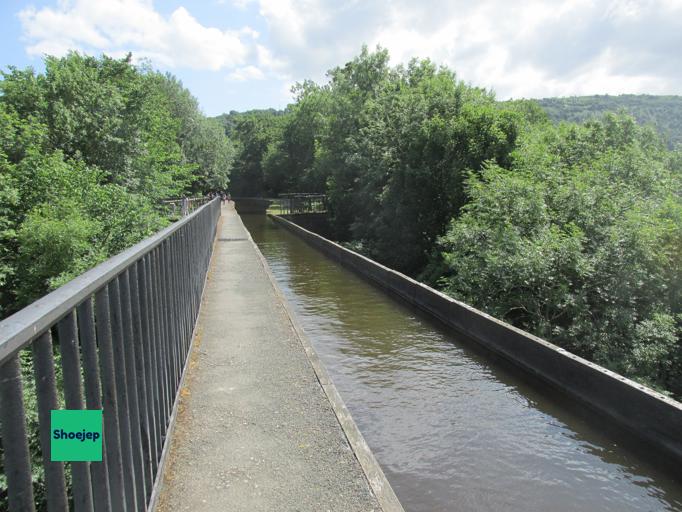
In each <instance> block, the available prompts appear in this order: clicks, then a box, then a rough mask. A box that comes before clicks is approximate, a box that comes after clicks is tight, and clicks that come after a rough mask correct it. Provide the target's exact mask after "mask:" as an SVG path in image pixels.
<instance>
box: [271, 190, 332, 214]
mask: <svg viewBox="0 0 682 512" xmlns="http://www.w3.org/2000/svg"><path fill="white" fill-rule="evenodd" d="M270 209H271V210H273V211H275V212H276V213H280V214H282V215H290V214H296V213H324V212H326V211H327V196H325V195H324V194H299V193H295V194H294V193H290V194H280V196H279V197H278V198H277V199H273V201H272V204H271V205H270Z"/></svg>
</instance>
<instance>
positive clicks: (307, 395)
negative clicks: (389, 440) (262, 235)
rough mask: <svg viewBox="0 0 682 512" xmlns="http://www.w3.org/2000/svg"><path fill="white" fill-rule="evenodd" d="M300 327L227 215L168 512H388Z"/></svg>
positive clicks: (184, 401) (163, 498)
mask: <svg viewBox="0 0 682 512" xmlns="http://www.w3.org/2000/svg"><path fill="white" fill-rule="evenodd" d="M294 325H295V323H292V320H291V317H290V315H289V313H288V311H287V308H286V307H285V306H284V303H283V299H282V297H281V295H280V293H279V292H278V290H277V288H276V285H274V283H273V281H272V278H271V276H270V275H269V271H268V270H267V269H266V266H265V264H264V260H262V257H261V256H260V254H259V252H258V249H257V248H256V246H255V244H254V243H253V242H252V240H251V239H250V237H249V235H248V232H247V231H246V229H245V228H244V226H243V224H242V222H241V219H240V218H239V216H238V215H237V214H236V213H235V211H234V209H233V208H232V207H223V216H222V221H221V225H220V226H219V228H218V237H217V240H216V245H215V248H214V254H213V259H212V262H211V269H210V271H209V277H208V282H207V285H206V290H205V293H204V302H203V305H202V310H201V313H200V317H199V323H198V328H197V335H196V338H195V341H194V346H193V350H192V353H191V354H190V360H189V367H188V370H187V375H186V376H185V380H184V383H183V386H182V388H181V391H180V402H179V407H178V413H177V419H176V423H175V428H174V433H173V435H172V438H171V439H172V443H171V445H170V450H169V452H168V454H167V460H166V464H165V470H164V474H163V477H162V478H163V480H162V485H161V488H160V493H159V496H158V502H157V507H156V509H157V510H159V511H162V512H170V511H185V510H187V511H192V512H195V511H197V512H198V511H215V510H229V511H249V512H255V511H275V510H276V511H289V510H291V511H293V510H296V511H344V512H351V511H367V512H369V511H377V512H378V511H379V510H382V508H381V506H380V505H379V501H378V500H377V495H379V496H381V494H382V492H381V491H379V492H378V493H377V495H375V493H374V492H373V490H372V487H370V485H369V484H368V479H367V476H366V473H365V472H364V471H363V468H362V466H361V464H360V463H359V461H358V458H357V456H356V451H354V449H353V448H352V447H351V444H349V442H348V439H349V438H350V439H352V438H353V435H352V433H351V435H350V436H349V437H347V435H348V428H346V430H345V431H344V428H342V426H341V425H342V424H343V423H344V419H343V417H342V416H343V415H341V416H339V417H341V423H340V422H339V419H338V418H337V413H338V404H337V405H335V406H332V403H334V401H333V400H332V401H331V402H330V399H329V398H328V395H327V393H328V391H327V393H325V388H323V386H322V384H321V383H320V380H322V382H323V383H324V382H325V378H326V376H323V378H322V379H319V378H318V374H319V371H318V373H316V365H319V362H316V360H315V357H314V354H312V359H311V358H310V356H311V354H310V349H309V347H308V348H307V349H306V346H307V345H306V343H302V339H301V336H300V332H299V331H298V330H297V328H295V327H294ZM306 350H307V351H308V355H306ZM311 361H312V362H311ZM322 371H324V370H322ZM335 411H336V413H335ZM342 412H343V411H342ZM348 419H349V418H348ZM348 419H347V420H346V421H348ZM350 421H351V422H352V420H350ZM346 427H347V425H346ZM353 427H354V425H353ZM360 458H361V459H362V457H360ZM377 467H378V466H377ZM379 471H380V470H379ZM368 474H369V475H370V478H372V474H371V471H370V473H368ZM380 476H383V475H380ZM375 480H376V479H375ZM381 485H382V482H379V487H378V488H379V489H380V488H381ZM386 485H387V484H386ZM388 487H389V493H390V494H392V491H390V486H388ZM374 488H375V489H376V488H377V482H376V481H375V485H374ZM384 499H385V496H384Z"/></svg>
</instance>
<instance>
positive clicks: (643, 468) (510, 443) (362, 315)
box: [244, 216, 682, 512]
mask: <svg viewBox="0 0 682 512" xmlns="http://www.w3.org/2000/svg"><path fill="white" fill-rule="evenodd" d="M244 222H245V224H246V226H247V228H248V229H249V231H250V232H251V234H252V236H253V238H254V240H255V241H256V243H257V244H258V245H259V247H260V249H261V251H262V252H263V254H264V255H265V257H266V259H267V261H268V263H269V265H270V268H271V269H272V272H273V273H274V275H275V277H276V279H277V282H278V283H279V286H280V288H281V289H282V290H283V292H284V294H285V296H286V298H287V300H288V301H289V303H290V304H291V305H292V306H293V308H294V310H295V312H296V314H297V315H298V318H299V321H300V323H301V325H302V326H303V328H304V330H305V331H306V333H307V334H308V336H309V338H310V339H311V341H312V343H313V345H314V346H315V349H316V350H317V352H318V354H319V356H320V358H321V359H322V361H323V362H324V364H325V366H326V367H327V370H328V371H329V373H330V375H331V377H332V379H333V381H334V384H335V385H336V386H337V388H338V389H339V392H340V393H341V396H342V397H343V399H344V401H345V403H346V405H347V406H348V409H349V410H350V411H351V414H352V415H353V418H354V419H355V422H356V423H357V424H358V426H359V428H360V430H361V431H362V433H363V435H364V436H365V439H366V440H367V442H368V443H369V445H370V447H371V448H372V451H373V452H374V454H375V456H376V457H377V459H378V460H379V463H380V464H381V466H382V468H383V469H384V472H385V473H386V476H387V477H388V479H389V481H390V482H391V485H392V486H393V488H394V490H395V492H396V494H397V495H398V498H399V499H400V501H401V502H402V503H403V506H404V507H405V510H407V511H408V512H412V511H429V512H431V511H445V510H448V511H449V510H453V511H478V512H481V511H592V510H595V511H602V510H612V511H618V512H621V511H630V510H639V511H642V510H645V511H654V510H656V511H657V510H677V511H680V510H682V481H681V477H682V474H679V473H678V474H677V475H676V477H677V479H676V478H675V476H674V475H673V472H672V471H671V470H670V469H667V470H664V469H663V466H665V464H664V462H665V461H660V460H655V458H654V457H653V456H651V455H647V454H646V453H642V448H637V443H636V441H635V440H634V439H632V438H630V437H629V436H627V435H626V434H624V433H623V432H621V431H619V430H618V429H616V428H615V427H613V426H612V425H609V424H608V422H605V421H604V420H603V419H602V418H600V417H599V416H596V415H594V414H593V413H592V412H590V411H589V410H586V409H584V408H582V407H581V406H579V405H577V404H575V403H574V402H573V401H572V400H570V399H568V398H566V397H564V396H561V395H557V393H555V392H551V391H550V390H548V389H545V387H544V385H543V383H542V382H540V381H537V380H535V379H533V378H531V377H528V376H526V375H524V374H523V373H522V372H520V371H518V370H516V369H515V368H512V367H510V366H509V365H507V364H506V363H502V362H499V361H498V362H495V361H493V359H494V358H493V357H491V356H490V355H489V354H487V353H486V352H483V351H481V350H480V349H477V348H475V346H472V345H471V344H470V343H467V342H464V341H463V340H460V339H458V337H457V336H456V335H453V334H452V333H451V332H449V331H447V330H446V329H444V328H442V327H441V326H439V325H438V324H436V323H434V322H431V321H430V320H428V319H426V318H425V317H424V316H423V315H421V314H420V313H418V312H416V311H415V310H414V309H412V308H410V307H407V306H405V305H403V304H402V303H400V302H397V301H396V300H394V299H393V298H391V297H389V296H388V295H386V294H385V293H384V292H382V291H380V290H379V289H377V288H375V287H374V286H372V285H370V284H368V283H367V282H366V281H364V280H362V279H361V278H359V277H357V276H356V275H355V274H353V273H352V272H350V271H348V270H346V269H344V268H343V267H341V266H340V265H338V264H337V263H336V262H334V261H332V260H330V259H328V258H326V257H325V256H323V255H322V254H321V253H320V252H318V251H316V250H315V249H313V248H311V247H310V246H308V245H307V244H305V243H304V242H303V241H301V240H300V239H299V238H297V237H295V236H294V235H292V234H290V233H289V232H287V231H286V230H284V229H283V228H279V227H277V226H276V225H275V224H274V223H273V222H272V221H270V220H269V219H266V217H264V216H244Z"/></svg>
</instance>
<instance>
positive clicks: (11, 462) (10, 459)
mask: <svg viewBox="0 0 682 512" xmlns="http://www.w3.org/2000/svg"><path fill="white" fill-rule="evenodd" d="M0 422H2V439H3V449H4V450H5V457H4V460H3V465H4V468H5V476H6V477H7V487H8V498H9V509H10V511H11V512H15V511H16V512H24V511H26V512H33V511H34V510H35V505H34V504H33V485H32V483H31V460H30V458H29V453H28V438H27V437H26V417H25V415H24V400H23V389H22V386H21V365H20V364H19V354H18V353H17V354H15V355H14V356H12V357H10V358H9V359H8V360H7V362H5V364H3V365H2V366H0Z"/></svg>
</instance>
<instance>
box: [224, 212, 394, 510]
mask: <svg viewBox="0 0 682 512" xmlns="http://www.w3.org/2000/svg"><path fill="white" fill-rule="evenodd" d="M237 218H238V219H239V222H240V224H241V225H242V228H243V229H244V231H245V232H246V236H247V238H248V240H249V242H250V243H251V245H252V246H253V248H254V250H255V251H256V254H257V255H258V258H259V260H260V263H261V266H262V267H263V270H264V272H265V274H266V275H267V276H268V279H269V280H270V285H271V286H272V288H273V290H274V292H275V295H276V297H277V300H278V301H279V303H280V304H281V305H282V308H283V309H284V312H285V313H286V316H287V318H288V319H289V323H290V324H291V326H292V327H293V329H294V332H295V333H296V336H297V338H298V340H299V341H300V343H301V346H302V347H303V350H304V352H305V355H306V357H307V358H308V361H309V362H310V365H311V366H312V368H313V371H314V372H315V376H316V377H317V380H318V382H319V383H320V386H322V389H323V390H324V392H325V394H326V395H327V399H328V400H329V403H330V405H331V407H332V410H333V411H334V415H335V416H336V419H337V421H338V422H339V425H340V426H341V430H342V431H343V433H344V435H345V436H346V439H347V440H348V444H349V446H350V448H351V450H352V452H353V454H354V455H355V458H356V459H357V460H358V462H359V463H360V467H361V468H362V472H363V473H364V475H365V478H366V479H367V482H368V483H369V487H370V489H371V490H372V492H373V493H374V495H375V496H376V498H377V501H378V502H379V505H380V506H381V510H383V512H405V510H404V509H403V506H402V505H401V503H400V501H399V500H398V497H397V496H396V494H395V492H394V491H393V487H391V484H390V483H389V481H388V479H387V478H386V475H385V474H384V472H383V470H382V469H381V466H380V465H379V462H378V461H377V460H376V458H375V457H374V454H373V453H372V450H371V449H370V447H369V445H368V444H367V441H365V438H364V437H363V436H362V433H361V432H360V429H359V428H358V426H357V425H356V423H355V420H353V417H352V416H351V414H350V411H349V410H348V408H347V407H346V404H345V403H344V402H343V399H342V398H341V395H340V394H339V391H338V390H337V389H336V386H335V385H334V383H333V382H332V380H331V378H330V377H329V374H328V373H327V369H326V368H325V366H324V364H323V363H322V361H321V360H320V358H319V357H318V355H317V352H316V351H315V349H314V348H313V346H312V344H311V342H310V339H309V338H308V336H307V335H306V333H305V331H304V330H303V327H301V325H300V324H299V323H298V320H297V319H296V314H295V313H294V311H293V308H292V307H291V305H290V304H289V302H288V301H287V299H286V297H285V296H284V294H283V293H282V290H281V289H280V288H279V285H278V284H277V280H276V279H275V276H274V275H273V273H272V271H271V270H270V265H268V262H267V260H266V259H265V256H263V253H262V252H261V251H260V248H259V247H258V245H257V244H256V242H254V241H253V238H252V237H251V233H250V232H249V230H248V229H246V226H244V223H243V222H242V218H241V216H239V214H237Z"/></svg>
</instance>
